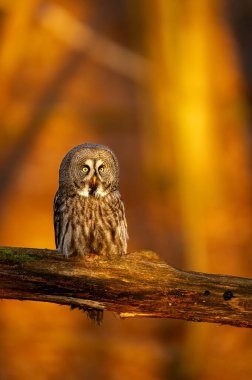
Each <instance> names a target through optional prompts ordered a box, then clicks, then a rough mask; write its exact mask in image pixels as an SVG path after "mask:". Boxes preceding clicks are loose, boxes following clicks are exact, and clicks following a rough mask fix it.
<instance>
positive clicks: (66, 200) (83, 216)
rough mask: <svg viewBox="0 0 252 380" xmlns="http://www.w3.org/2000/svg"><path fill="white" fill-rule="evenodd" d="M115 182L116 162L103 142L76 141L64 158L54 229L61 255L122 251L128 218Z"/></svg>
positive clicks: (125, 243)
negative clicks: (77, 142)
mask: <svg viewBox="0 0 252 380" xmlns="http://www.w3.org/2000/svg"><path fill="white" fill-rule="evenodd" d="M118 185H119V165H118V161H117V158H116V156H115V155H114V153H113V152H112V151H111V150H110V149H109V148H107V147H106V146H104V145H98V144H82V145H78V146H76V147H75V148H73V149H72V150H70V152H68V153H67V155H66V156H65V157H64V159H63V161H62V163H61V165H60V171H59V189H58V191H57V193H56V195H55V199H54V229H55V241H56V247H57V249H58V251H60V252H62V253H63V255H64V256H65V257H69V256H73V255H75V256H81V257H82V256H85V255H88V254H89V253H93V254H97V255H100V256H106V257H114V256H121V255H124V254H125V253H126V250H127V239H128V234H127V223H126V219H125V212H124V205H123V202H122V200H121V196H120V193H119V190H118Z"/></svg>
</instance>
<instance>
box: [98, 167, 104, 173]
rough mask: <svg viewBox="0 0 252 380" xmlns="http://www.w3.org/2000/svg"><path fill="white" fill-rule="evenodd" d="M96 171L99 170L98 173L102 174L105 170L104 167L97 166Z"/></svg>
mask: <svg viewBox="0 0 252 380" xmlns="http://www.w3.org/2000/svg"><path fill="white" fill-rule="evenodd" d="M98 170H99V173H103V172H104V170H105V166H104V165H101V166H99V168H98Z"/></svg>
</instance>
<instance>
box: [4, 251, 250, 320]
mask: <svg viewBox="0 0 252 380" xmlns="http://www.w3.org/2000/svg"><path fill="white" fill-rule="evenodd" d="M0 298H2V299H19V300H33V301H45V302H53V303H58V304H61V305H70V306H71V307H79V308H83V309H84V310H85V309H89V308H96V309H100V310H105V309H106V310H109V311H113V312H116V313H119V314H120V316H121V317H124V318H126V317H160V318H177V319H184V320H188V321H197V322H212V323H221V324H228V325H233V326H240V327H252V280H251V279H246V278H239V277H232V276H221V275H213V274H204V273H195V272H185V271H180V270H177V269H174V268H172V267H170V266H169V265H168V264H167V263H165V262H164V261H162V260H161V259H160V258H159V257H158V256H157V255H156V254H155V253H153V252H144V251H143V252H135V253H131V254H128V255H126V256H125V257H122V258H119V259H117V260H114V259H113V260H105V259H103V258H100V257H97V258H96V259H92V260H90V259H78V260H76V259H75V260H74V259H65V258H64V257H63V256H62V255H60V254H58V253H56V251H50V250H44V249H34V248H10V247H8V248H5V247H2V248H0Z"/></svg>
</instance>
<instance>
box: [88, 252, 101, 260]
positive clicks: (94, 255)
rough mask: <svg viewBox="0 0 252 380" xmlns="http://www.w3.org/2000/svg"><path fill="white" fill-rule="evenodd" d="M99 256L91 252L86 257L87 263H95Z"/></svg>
mask: <svg viewBox="0 0 252 380" xmlns="http://www.w3.org/2000/svg"><path fill="white" fill-rule="evenodd" d="M98 257H99V256H98V255H97V254H96V253H93V252H90V253H88V254H87V255H85V259H86V260H87V261H94V260H97V259H98Z"/></svg>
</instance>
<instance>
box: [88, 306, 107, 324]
mask: <svg viewBox="0 0 252 380" xmlns="http://www.w3.org/2000/svg"><path fill="white" fill-rule="evenodd" d="M86 312H87V316H88V318H89V319H92V321H94V322H95V324H96V325H100V324H101V323H102V320H103V310H100V309H93V308H92V309H91V308H90V309H88V310H86Z"/></svg>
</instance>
